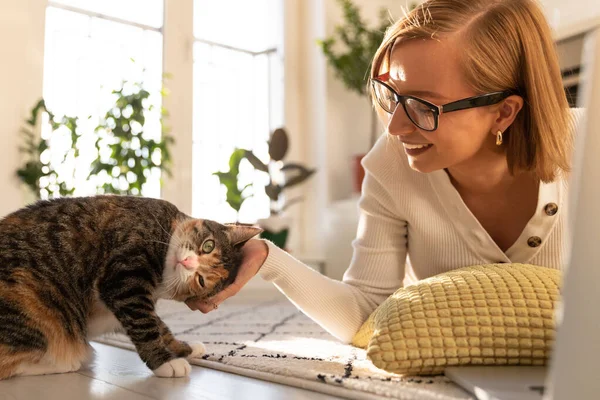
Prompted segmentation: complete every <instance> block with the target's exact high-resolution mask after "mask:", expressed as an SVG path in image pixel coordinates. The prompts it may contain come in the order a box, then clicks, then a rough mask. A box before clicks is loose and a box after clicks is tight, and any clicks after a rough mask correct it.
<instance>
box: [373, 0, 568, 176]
mask: <svg viewBox="0 0 600 400" xmlns="http://www.w3.org/2000/svg"><path fill="white" fill-rule="evenodd" d="M445 34H458V35H461V36H460V37H461V38H462V43H463V44H464V48H463V49H461V54H462V60H461V63H462V67H463V70H464V73H465V76H466V80H467V82H468V83H469V85H471V87H472V88H473V89H474V90H475V91H476V92H477V93H481V94H483V93H488V92H495V91H501V90H506V89H516V90H517V92H518V93H519V94H520V95H521V96H522V97H523V99H524V105H523V108H522V110H521V111H520V112H519V114H518V115H517V117H516V119H515V121H514V122H513V124H512V125H511V126H510V127H509V128H508V129H507V130H506V132H504V133H503V137H504V142H505V144H506V145H505V151H506V155H507V160H508V166H509V170H510V172H511V173H514V172H515V171H533V172H534V173H535V174H536V175H537V177H538V178H539V179H540V180H541V181H543V182H551V181H553V180H555V179H556V175H557V173H559V172H560V171H562V172H568V171H569V170H570V160H569V156H570V153H571V150H572V134H571V129H570V119H569V105H568V103H567V98H566V95H565V92H564V89H563V86H562V78H561V73H560V67H559V64H558V56H557V54H556V48H555V45H554V41H553V39H552V33H551V30H550V27H549V26H548V23H547V21H546V19H545V17H544V14H543V12H542V10H541V9H540V7H539V5H538V4H537V3H536V2H535V1H534V0H429V1H426V2H425V3H423V4H421V5H420V6H418V7H417V8H415V9H414V10H412V11H411V12H410V13H407V14H406V15H405V17H404V18H402V19H401V20H399V21H397V22H396V23H394V24H393V25H392V26H390V27H389V28H388V29H387V31H386V34H385V37H384V39H383V42H382V43H381V45H380V47H379V49H378V50H377V53H375V57H374V59H373V63H372V66H371V73H370V75H371V78H374V77H376V76H377V75H380V74H381V73H383V72H387V70H386V69H387V68H389V55H390V52H391V48H392V46H393V45H394V43H395V42H396V40H398V39H401V40H411V39H436V38H439V37H441V36H444V35H445ZM374 104H375V106H376V107H377V104H376V101H374Z"/></svg>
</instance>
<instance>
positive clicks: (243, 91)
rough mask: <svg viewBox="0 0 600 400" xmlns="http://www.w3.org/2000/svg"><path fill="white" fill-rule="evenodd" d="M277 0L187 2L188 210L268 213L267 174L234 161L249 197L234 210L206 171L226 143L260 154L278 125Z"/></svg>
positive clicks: (223, 166)
mask: <svg viewBox="0 0 600 400" xmlns="http://www.w3.org/2000/svg"><path fill="white" fill-rule="evenodd" d="M282 32H283V4H282V2H281V0H253V1H247V0H227V1H225V0H222V1H218V2H217V1H212V0H195V1H194V36H195V38H196V40H195V44H194V95H193V96H194V121H193V183H192V191H193V209H192V212H193V214H194V215H195V216H198V217H204V218H211V219H216V220H221V221H234V220H236V219H238V220H239V221H240V222H255V221H256V220H257V219H259V218H266V217H268V216H269V198H268V197H267V196H266V194H265V192H264V189H263V187H264V186H265V185H266V184H267V183H268V177H267V176H266V174H264V173H261V172H254V170H253V168H252V167H251V166H250V165H249V163H247V162H243V163H242V165H241V166H240V169H241V170H240V177H239V179H240V187H243V186H244V185H245V184H248V183H254V184H255V186H254V187H255V188H256V189H255V190H254V196H253V197H251V198H249V199H248V200H247V201H246V202H244V204H243V205H242V208H241V210H240V212H239V215H236V213H235V211H234V210H232V209H231V207H229V205H227V203H226V202H225V198H226V197H225V189H224V187H222V186H221V185H220V183H219V180H218V178H217V177H216V176H214V175H213V173H214V172H216V171H218V170H224V171H226V170H228V162H229V156H230V155H231V153H232V151H233V150H234V148H236V147H238V148H244V149H249V150H253V151H254V153H255V154H256V155H257V156H258V157H259V158H262V159H263V160H267V159H268V152H267V151H268V148H267V140H268V138H269V134H270V132H271V131H272V130H274V129H275V128H277V127H280V126H282V124H283V58H282V50H283V45H282V41H283V34H282Z"/></svg>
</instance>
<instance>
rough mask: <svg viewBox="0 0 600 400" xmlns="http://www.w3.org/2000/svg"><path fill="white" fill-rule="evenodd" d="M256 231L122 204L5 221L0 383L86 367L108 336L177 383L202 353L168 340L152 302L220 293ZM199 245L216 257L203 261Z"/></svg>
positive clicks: (65, 204) (100, 203)
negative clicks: (113, 333)
mask: <svg viewBox="0 0 600 400" xmlns="http://www.w3.org/2000/svg"><path fill="white" fill-rule="evenodd" d="M259 232H260V231H259V230H258V229H257V228H253V227H248V226H238V225H221V224H218V223H216V222H213V221H208V220H197V219H192V218H190V217H189V216H187V215H185V214H183V213H181V212H180V211H179V210H178V209H177V208H176V207H175V206H174V205H172V204H170V203H168V202H165V201H162V200H156V199H148V198H141V197H127V196H97V197H87V198H69V199H58V200H52V201H40V202H37V203H35V204H33V205H31V206H29V207H26V208H23V209H21V210H19V211H16V212H14V213H12V214H10V215H8V216H6V217H5V218H3V219H2V220H0V379H3V378H8V377H11V376H15V375H38V374H44V373H55V372H69V371H74V370H77V369H79V368H80V367H81V365H82V364H84V363H85V362H87V361H88V360H89V357H90V354H91V353H90V347H89V344H88V339H89V338H90V336H91V335H96V334H101V333H104V332H106V331H107V330H108V331H110V330H113V329H115V328H122V329H123V330H124V331H125V332H126V333H127V334H128V335H129V337H130V338H131V340H132V342H133V343H134V344H135V347H136V349H137V351H138V353H139V355H140V357H141V359H142V360H143V361H144V362H145V363H146V365H147V366H148V367H149V368H150V369H152V370H153V371H155V373H156V374H157V375H159V376H181V375H185V374H186V373H187V372H189V364H188V363H187V361H185V358H186V357H189V356H191V355H198V353H201V352H202V350H203V347H202V346H201V344H200V345H198V346H196V347H190V345H188V344H186V343H184V342H180V341H178V340H176V339H175V338H174V337H173V335H172V334H171V332H170V330H169V328H168V327H167V326H166V325H165V324H164V323H163V321H162V320H161V319H160V318H159V317H158V316H157V315H156V313H155V303H156V301H157V300H158V298H160V297H163V298H170V299H175V300H179V301H183V300H185V299H187V298H189V297H195V296H200V297H208V296H210V295H213V294H215V293H217V292H218V291H220V290H221V289H223V288H224V287H226V286H227V285H228V284H230V283H231V282H233V280H234V279H235V276H236V274H237V270H238V268H239V265H240V263H241V258H242V254H241V247H242V245H243V244H244V243H245V242H246V241H247V240H248V239H250V238H251V237H252V236H254V235H256V234H257V233H259ZM207 241H212V242H213V243H214V249H213V250H212V251H210V252H203V251H202V248H203V247H202V246H203V244H204V243H206V242H207ZM209 244H210V243H209ZM210 248H211V247H210V246H208V247H206V249H210ZM184 258H185V259H186V260H187V261H186V262H185V264H186V265H185V266H184V265H182V264H181V263H180V260H182V259H184Z"/></svg>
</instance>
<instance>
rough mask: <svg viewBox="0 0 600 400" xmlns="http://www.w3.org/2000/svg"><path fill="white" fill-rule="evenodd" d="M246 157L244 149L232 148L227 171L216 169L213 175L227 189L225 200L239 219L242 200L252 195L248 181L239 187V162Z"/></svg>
mask: <svg viewBox="0 0 600 400" xmlns="http://www.w3.org/2000/svg"><path fill="white" fill-rule="evenodd" d="M245 157H246V150H244V149H238V148H236V149H234V150H233V152H232V153H231V156H230V157H229V171H217V172H214V173H213V175H216V176H217V177H218V178H219V182H221V184H222V185H223V186H225V188H226V189H227V192H226V199H225V201H226V202H227V204H229V206H230V207H231V208H233V209H234V210H235V212H236V215H238V218H236V219H237V220H239V213H240V209H241V208H242V204H244V201H246V199H248V198H249V197H251V196H252V194H250V193H248V190H247V189H249V188H250V187H251V186H252V184H251V183H249V184H247V185H245V186H244V187H243V188H240V187H239V181H238V175H239V173H240V163H241V162H242V160H244V158H245Z"/></svg>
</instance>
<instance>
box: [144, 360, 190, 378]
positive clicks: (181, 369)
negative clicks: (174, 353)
mask: <svg viewBox="0 0 600 400" xmlns="http://www.w3.org/2000/svg"><path fill="white" fill-rule="evenodd" d="M191 370H192V367H190V363H189V362H187V360H186V359H185V358H176V359H174V360H171V361H167V362H166V363H164V364H163V365H161V366H160V367H158V368H156V369H155V370H154V371H153V372H154V375H156V376H158V377H161V378H180V377H182V376H188V375H189V374H190V371H191Z"/></svg>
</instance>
